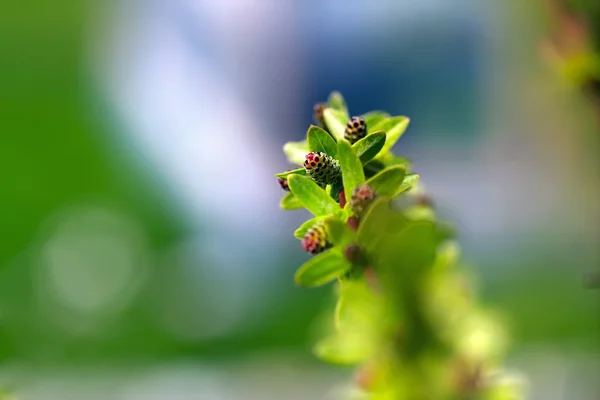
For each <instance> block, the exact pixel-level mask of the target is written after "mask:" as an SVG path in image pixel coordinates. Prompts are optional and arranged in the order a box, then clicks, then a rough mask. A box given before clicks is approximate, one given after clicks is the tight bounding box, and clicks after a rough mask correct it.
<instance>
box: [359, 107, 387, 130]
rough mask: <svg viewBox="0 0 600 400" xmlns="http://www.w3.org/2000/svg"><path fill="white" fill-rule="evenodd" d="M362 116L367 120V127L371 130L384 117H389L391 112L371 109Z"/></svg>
mask: <svg viewBox="0 0 600 400" xmlns="http://www.w3.org/2000/svg"><path fill="white" fill-rule="evenodd" d="M361 117H362V118H363V119H364V120H365V123H366V124H367V129H368V130H369V131H371V130H372V129H371V128H372V127H374V126H375V125H377V124H378V123H379V122H381V121H383V120H384V119H386V118H389V117H390V114H388V113H386V112H383V111H369V112H368V113H366V114H363V115H361ZM373 132H375V131H373Z"/></svg>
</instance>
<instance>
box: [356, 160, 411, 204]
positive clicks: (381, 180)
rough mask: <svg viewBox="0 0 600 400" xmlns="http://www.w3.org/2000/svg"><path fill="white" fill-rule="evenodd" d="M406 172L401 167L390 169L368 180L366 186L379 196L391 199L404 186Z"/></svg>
mask: <svg viewBox="0 0 600 400" xmlns="http://www.w3.org/2000/svg"><path fill="white" fill-rule="evenodd" d="M405 175H406V170H405V169H404V167H403V166H401V165H396V166H393V167H389V168H386V169H384V170H383V171H381V172H380V173H378V174H377V175H375V176H374V177H372V178H369V180H367V182H366V184H367V185H369V186H371V188H373V190H375V193H376V194H377V195H378V196H383V197H388V198H391V197H393V196H394V195H396V193H398V190H400V187H401V186H402V181H403V180H404V176H405Z"/></svg>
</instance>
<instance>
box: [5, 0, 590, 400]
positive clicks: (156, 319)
mask: <svg viewBox="0 0 600 400" xmlns="http://www.w3.org/2000/svg"><path fill="white" fill-rule="evenodd" d="M215 3H216V2H209V1H202V0H198V1H192V0H189V1H186V0H180V1H174V2H171V1H167V0H164V1H161V0H153V1H150V2H142V1H133V0H132V1H127V2H111V1H107V2H102V3H100V2H67V1H63V2H52V3H45V2H31V1H23V2H14V3H12V4H9V5H3V6H1V7H0V9H1V11H0V32H1V35H0V37H1V38H2V40H0V171H1V172H0V176H1V180H0V182H1V183H2V186H1V191H0V193H1V196H0V385H2V386H6V387H9V388H14V390H15V391H16V392H17V393H19V394H20V396H21V398H23V399H55V398H60V399H69V398H74V399H75V398H86V399H93V398H103V399H106V398H115V399H142V398H144V399H146V398H150V399H154V398H156V399H158V398H161V399H162V398H173V399H175V398H177V399H254V398H256V399H270V398H273V399H281V398H286V399H288V398H289V399H295V398H297V399H306V398H315V399H320V398H335V397H334V396H335V395H336V393H337V392H336V390H337V388H338V387H339V386H340V385H341V386H343V385H344V384H345V382H346V380H348V377H349V376H350V375H351V371H348V370H343V369H342V370H340V369H337V368H334V367H328V366H324V365H321V364H320V363H318V362H317V361H316V360H314V359H313V358H312V356H311V355H310V353H309V351H308V349H309V347H310V340H311V337H312V336H313V335H314V328H313V327H314V323H313V321H314V320H315V318H316V317H317V316H318V315H319V313H320V311H321V310H322V309H323V308H324V307H325V306H327V304H328V301H330V293H329V289H327V288H325V289H320V290H312V291H306V290H302V289H299V288H296V287H294V285H293V280H292V275H293V271H294V270H295V268H296V267H297V266H298V265H299V264H300V263H301V262H302V260H304V259H305V258H306V256H305V255H304V254H303V253H302V251H301V249H300V246H299V245H298V243H297V242H296V241H295V239H294V238H293V236H292V229H293V228H294V227H295V226H296V225H297V224H298V223H299V222H300V221H301V220H302V217H303V215H295V214H287V213H284V212H283V211H281V210H279V209H278V206H277V204H278V199H279V196H280V192H279V191H278V188H277V185H276V183H275V181H274V178H273V173H274V172H277V171H280V170H283V169H285V168H286V167H287V166H286V164H285V160H284V157H283V155H282V154H281V152H280V147H281V146H282V145H283V143H285V142H286V141H287V140H295V139H298V138H299V137H300V136H301V135H302V134H303V133H304V131H305V129H306V127H307V126H308V124H310V123H311V113H312V104H313V103H315V102H317V101H319V100H323V99H325V97H326V95H327V94H328V93H329V92H330V91H331V90H340V91H342V92H343V93H344V94H345V96H346V98H347V100H348V103H349V105H350V109H351V112H354V113H357V114H358V113H361V112H364V111H367V110H368V109H378V108H380V109H387V110H388V111H390V112H391V113H393V114H404V115H408V116H410V117H411V118H412V126H411V127H410V128H409V131H408V133H407V134H406V135H405V137H403V139H402V141H401V143H400V144H399V145H398V146H397V151H398V152H399V153H401V154H402V155H405V156H407V157H409V158H411V159H412V160H413V163H414V169H415V170H416V171H417V172H419V173H420V174H421V176H422V178H423V181H424V182H425V185H426V187H427V189H428V190H429V191H431V193H432V195H434V196H435V198H436V199H437V203H438V205H439V207H440V210H441V212H442V214H444V215H446V216H447V217H448V218H449V219H452V220H454V221H455V222H456V223H457V225H458V227H459V229H460V230H461V232H462V233H461V235H462V238H463V245H464V249H465V257H466V259H467V261H468V262H469V263H470V264H472V265H473V271H474V273H475V274H477V275H478V279H477V280H478V283H479V289H480V294H481V296H482V298H483V300H484V302H485V303H486V304H487V305H489V306H491V307H493V308H495V309H498V310H499V311H500V312H501V313H502V314H503V315H504V319H505V321H506V323H507V326H508V329H509V332H510V335H511V339H512V352H511V357H510V358H509V360H508V365H509V367H513V368H516V369H519V370H520V371H521V372H523V373H524V374H526V375H527V376H528V377H529V379H530V381H531V387H532V388H531V398H532V399H544V400H549V399H590V400H591V399H594V398H597V397H596V395H597V394H599V393H600V388H599V386H598V380H597V377H598V376H600V358H599V356H600V341H599V340H598V338H599V334H600V318H599V316H600V302H599V301H598V300H599V299H598V293H599V292H598V290H592V289H588V288H586V287H585V280H584V277H585V274H586V273H589V272H591V271H594V270H595V269H597V266H598V265H599V264H600V263H599V262H598V261H599V257H600V254H599V253H598V234H599V232H598V229H599V228H598V224H597V222H598V220H599V216H600V208H599V204H600V202H599V201H598V200H600V198H599V189H600V184H599V182H600V180H598V178H599V176H598V172H599V171H598V168H597V167H598V149H600V147H599V142H598V139H599V138H600V136H599V135H598V133H599V132H598V131H599V129H598V127H597V126H596V125H595V121H594V119H593V116H592V111H591V110H590V109H589V107H588V104H587V103H586V101H585V99H584V98H582V97H581V96H580V94H579V93H578V92H577V91H575V90H573V89H572V88H570V87H569V86H568V85H566V84H564V83H562V82H561V81H560V79H561V78H560V76H559V75H558V74H556V73H555V71H554V70H553V69H552V67H551V66H549V65H547V64H546V63H545V62H544V60H543V59H541V58H540V57H539V51H538V47H539V41H540V38H541V37H543V35H544V32H545V30H546V29H547V28H548V27H547V25H545V24H544V21H545V17H544V11H543V8H542V6H541V4H538V3H537V2H534V3H531V5H528V6H524V5H523V3H522V2H516V1H513V2H505V3H503V2H496V4H495V5H492V4H485V5H483V4H479V3H478V2H475V1H468V0H453V1H450V2H445V1H441V0H440V1H433V0H432V1H429V2H422V3H417V2H409V1H398V2H385V1H375V2H368V3H367V2H364V3H360V4H358V3H357V4H352V5H346V4H345V3H344V2H342V1H324V2H317V1H316V0H315V1H312V0H311V1H306V2H293V1H290V2H278V1H275V0H271V1H261V2H252V1H242V0H239V1H235V0H231V1H224V2H220V3H218V4H215ZM274 16H276V17H274ZM327 396H330V397H327Z"/></svg>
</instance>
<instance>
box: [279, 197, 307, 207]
mask: <svg viewBox="0 0 600 400" xmlns="http://www.w3.org/2000/svg"><path fill="white" fill-rule="evenodd" d="M279 206H280V207H281V208H283V209H284V210H298V209H300V208H304V205H303V204H302V203H301V202H300V201H299V200H298V199H297V198H296V196H294V194H293V193H287V194H286V195H285V196H283V198H282V199H281V202H280V203H279Z"/></svg>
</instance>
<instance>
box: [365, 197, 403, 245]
mask: <svg viewBox="0 0 600 400" xmlns="http://www.w3.org/2000/svg"><path fill="white" fill-rule="evenodd" d="M405 226H406V219H405V218H404V217H402V215H400V214H398V213H396V212H394V211H392V210H390V207H389V200H388V199H385V198H378V199H376V200H375V202H374V203H373V204H372V205H371V207H370V208H369V211H367V215H366V216H365V217H364V219H363V220H362V221H361V223H360V225H359V227H358V241H359V243H360V244H361V245H362V246H364V248H365V249H366V250H367V252H369V254H373V255H377V254H378V248H377V246H378V245H379V243H380V242H381V241H382V240H383V238H385V237H386V236H387V235H390V234H393V233H396V232H398V231H400V230H402V229H404V227H405Z"/></svg>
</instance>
